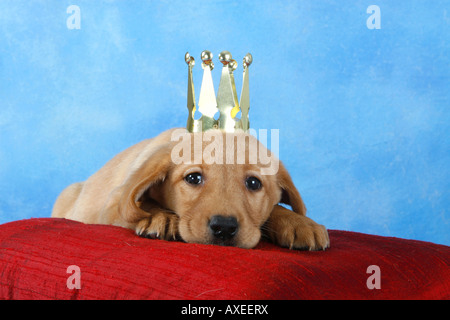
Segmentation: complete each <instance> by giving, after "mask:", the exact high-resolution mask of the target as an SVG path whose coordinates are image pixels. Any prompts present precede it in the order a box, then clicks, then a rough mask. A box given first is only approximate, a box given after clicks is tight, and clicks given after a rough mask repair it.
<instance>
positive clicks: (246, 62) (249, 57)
mask: <svg viewBox="0 0 450 320" xmlns="http://www.w3.org/2000/svg"><path fill="white" fill-rule="evenodd" d="M252 62H253V56H252V54H251V53H247V54H246V55H245V57H244V68H245V67H248V66H250V65H251V64H252Z"/></svg>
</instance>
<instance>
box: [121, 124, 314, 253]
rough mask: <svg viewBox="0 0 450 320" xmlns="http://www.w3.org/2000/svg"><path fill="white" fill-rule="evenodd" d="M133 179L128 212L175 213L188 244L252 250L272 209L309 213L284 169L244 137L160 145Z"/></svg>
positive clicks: (219, 135) (214, 136)
mask: <svg viewBox="0 0 450 320" xmlns="http://www.w3.org/2000/svg"><path fill="white" fill-rule="evenodd" d="M172 139H173V137H172ZM274 164H276V165H275V166H274ZM274 168H275V169H277V170H274ZM268 173H269V174H268ZM134 175H135V176H136V178H135V179H136V182H133V183H134V186H133V187H132V192H130V193H128V196H127V197H128V198H127V199H126V201H127V203H128V206H126V208H127V209H126V210H128V211H133V210H136V209H137V207H138V206H139V205H138V203H142V202H143V201H144V202H145V201H152V202H153V203H155V202H156V203H158V204H159V205H160V206H161V207H163V208H165V209H168V210H171V211H173V212H175V213H176V214H177V215H178V216H179V224H178V230H179V235H180V237H181V238H182V239H183V240H184V241H186V242H191V243H204V244H220V245H231V246H238V247H242V248H252V247H254V246H255V245H256V244H257V243H258V242H259V240H260V237H261V227H262V226H263V224H264V223H265V222H266V221H267V219H268V218H269V215H270V213H271V211H272V209H273V207H274V205H276V204H278V203H279V202H283V203H286V204H288V205H290V206H291V207H292V209H293V211H294V212H296V213H298V214H302V215H304V214H305V212H306V209H305V206H304V204H303V201H302V199H301V197H300V194H299V193H298V191H297V189H296V188H295V186H294V184H293V182H292V180H291V178H290V176H289V174H288V172H287V171H286V169H285V168H284V166H283V165H282V164H281V163H280V162H279V160H278V159H276V158H275V156H274V155H272V154H271V153H270V151H268V150H267V149H266V148H265V147H264V146H263V145H262V144H261V143H260V142H258V141H257V139H256V138H255V137H253V136H251V135H249V134H246V133H224V132H221V131H211V132H209V133H194V134H192V133H185V134H184V135H183V137H182V138H180V139H177V140H176V141H169V142H167V143H165V144H162V145H161V146H160V148H159V149H158V150H157V151H155V152H154V153H153V154H152V155H151V156H150V158H149V160H148V161H146V162H145V163H144V164H143V166H142V167H141V168H140V169H139V170H137V171H136V172H135V174H134ZM133 183H132V184H133ZM141 207H142V208H144V207H145V206H141ZM140 210H141V209H140ZM125 214H127V213H126V212H125ZM128 214H132V213H130V212H128Z"/></svg>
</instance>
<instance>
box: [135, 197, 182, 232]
mask: <svg viewBox="0 0 450 320" xmlns="http://www.w3.org/2000/svg"><path fill="white" fill-rule="evenodd" d="M140 208H141V209H142V210H144V211H146V212H147V213H148V215H147V216H145V217H142V218H141V219H140V220H139V221H138V222H137V223H136V227H135V230H136V234H137V235H138V236H141V237H145V238H150V239H162V240H178V239H179V235H178V216H177V215H176V214H175V213H173V212H171V211H169V210H165V209H163V208H161V207H159V206H158V205H156V204H150V203H148V202H145V203H144V204H142V205H140Z"/></svg>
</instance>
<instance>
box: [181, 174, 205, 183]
mask: <svg viewBox="0 0 450 320" xmlns="http://www.w3.org/2000/svg"><path fill="white" fill-rule="evenodd" d="M184 180H185V181H186V182H187V183H189V184H193V185H199V184H201V183H202V182H203V177H202V174H201V173H198V172H194V173H189V174H188V175H187V176H186V177H184Z"/></svg>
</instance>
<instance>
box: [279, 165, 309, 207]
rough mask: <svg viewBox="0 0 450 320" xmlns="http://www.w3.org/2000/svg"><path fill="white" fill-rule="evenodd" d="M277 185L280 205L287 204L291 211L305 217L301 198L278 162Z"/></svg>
mask: <svg viewBox="0 0 450 320" xmlns="http://www.w3.org/2000/svg"><path fill="white" fill-rule="evenodd" d="M277 180H278V185H279V186H280V188H281V199H280V202H281V203H285V204H288V205H290V206H291V207H292V211H294V212H296V213H298V214H301V215H303V216H305V215H306V207H305V204H304V203H303V200H302V197H301V196H300V193H299V192H298V190H297V188H296V187H295V185H294V183H293V182H292V179H291V176H290V175H289V173H288V172H287V170H286V168H285V167H284V165H283V164H282V163H281V161H280V167H279V169H278V174H277Z"/></svg>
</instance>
